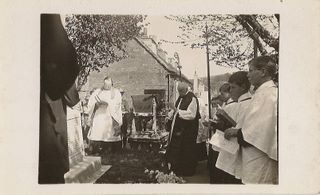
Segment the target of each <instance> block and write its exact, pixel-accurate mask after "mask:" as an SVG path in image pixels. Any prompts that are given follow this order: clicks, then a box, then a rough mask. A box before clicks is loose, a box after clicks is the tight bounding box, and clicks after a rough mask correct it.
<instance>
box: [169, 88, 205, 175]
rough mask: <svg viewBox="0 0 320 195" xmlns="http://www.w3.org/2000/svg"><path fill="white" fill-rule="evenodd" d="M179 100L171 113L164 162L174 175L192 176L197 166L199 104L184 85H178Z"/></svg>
mask: <svg viewBox="0 0 320 195" xmlns="http://www.w3.org/2000/svg"><path fill="white" fill-rule="evenodd" d="M178 92H179V98H178V99H177V101H176V103H175V106H174V107H173V111H172V112H171V114H170V113H169V115H170V116H169V118H171V119H172V122H171V129H170V135H169V140H168V142H169V143H168V147H167V150H166V160H167V162H168V165H169V169H171V170H172V171H173V172H174V173H175V174H177V175H179V176H192V175H194V173H195V169H196V165H197V160H198V159H197V155H196V153H197V145H196V139H197V135H198V129H199V119H200V113H199V103H198V99H197V97H196V96H195V95H194V94H193V93H192V92H191V91H189V90H188V86H187V85H186V84H185V83H181V82H180V83H179V84H178Z"/></svg>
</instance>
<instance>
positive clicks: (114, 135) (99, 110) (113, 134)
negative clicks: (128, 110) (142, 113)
mask: <svg viewBox="0 0 320 195" xmlns="http://www.w3.org/2000/svg"><path fill="white" fill-rule="evenodd" d="M87 113H88V115H89V117H90V118H91V120H92V126H91V129H90V131H89V133H88V139H89V140H91V141H94V142H95V143H99V142H100V144H94V145H95V146H96V147H97V145H98V147H99V148H98V150H101V149H102V148H104V147H103V146H106V147H107V148H104V149H111V150H112V151H116V150H117V149H119V146H120V147H121V130H120V127H121V125H122V111H121V94H120V91H119V90H118V89H116V88H114V87H113V84H112V79H111V78H110V77H106V78H105V79H104V83H103V87H102V88H101V89H97V90H95V91H94V92H93V93H92V94H91V96H90V98H89V102H88V106H87ZM101 144H103V145H101ZM118 145H119V146H118ZM101 147H102V148H101ZM95 149H96V150H97V148H95ZM97 152H99V151H97Z"/></svg>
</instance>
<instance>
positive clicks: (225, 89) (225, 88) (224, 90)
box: [219, 83, 230, 102]
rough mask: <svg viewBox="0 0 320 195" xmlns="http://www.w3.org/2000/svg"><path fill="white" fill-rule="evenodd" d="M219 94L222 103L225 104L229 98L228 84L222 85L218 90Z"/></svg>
mask: <svg viewBox="0 0 320 195" xmlns="http://www.w3.org/2000/svg"><path fill="white" fill-rule="evenodd" d="M219 92H220V94H221V96H222V98H223V101H224V102H226V101H227V100H228V99H229V98H230V84H229V83H223V84H222V85H221V86H220V88H219Z"/></svg>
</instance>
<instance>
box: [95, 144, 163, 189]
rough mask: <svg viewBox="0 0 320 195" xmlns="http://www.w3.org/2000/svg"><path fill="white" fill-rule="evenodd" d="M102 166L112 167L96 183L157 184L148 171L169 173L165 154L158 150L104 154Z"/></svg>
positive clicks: (130, 150)
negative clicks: (146, 171) (165, 162)
mask: <svg viewBox="0 0 320 195" xmlns="http://www.w3.org/2000/svg"><path fill="white" fill-rule="evenodd" d="M102 164H106V165H112V167H111V169H109V170H108V171H107V172H106V173H105V174H104V175H103V176H102V177H100V178H99V179H98V180H97V181H96V183H112V184H116V183H157V182H156V180H155V178H153V177H150V176H149V175H148V174H146V173H145V170H146V169H148V170H159V171H162V172H164V173H168V170H167V168H166V167H165V166H164V165H165V164H164V157H163V154H159V152H158V151H157V150H153V151H152V150H151V151H148V150H145V149H140V150H138V149H135V150H134V149H130V148H125V149H123V150H122V151H119V152H118V153H116V154H108V155H107V154H103V155H102Z"/></svg>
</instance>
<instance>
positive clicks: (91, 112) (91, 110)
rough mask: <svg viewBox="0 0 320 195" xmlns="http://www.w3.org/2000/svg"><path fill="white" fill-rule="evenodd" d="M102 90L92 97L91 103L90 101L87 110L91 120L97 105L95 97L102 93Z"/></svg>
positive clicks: (90, 98)
mask: <svg viewBox="0 0 320 195" xmlns="http://www.w3.org/2000/svg"><path fill="white" fill-rule="evenodd" d="M100 91H101V90H100V89H97V90H95V91H94V92H93V93H92V94H91V96H90V97H89V101H88V104H87V108H86V113H87V114H88V115H89V118H91V116H92V114H93V110H94V107H95V105H96V102H97V100H96V98H95V96H96V95H97V94H98V93H99V92H100Z"/></svg>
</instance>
